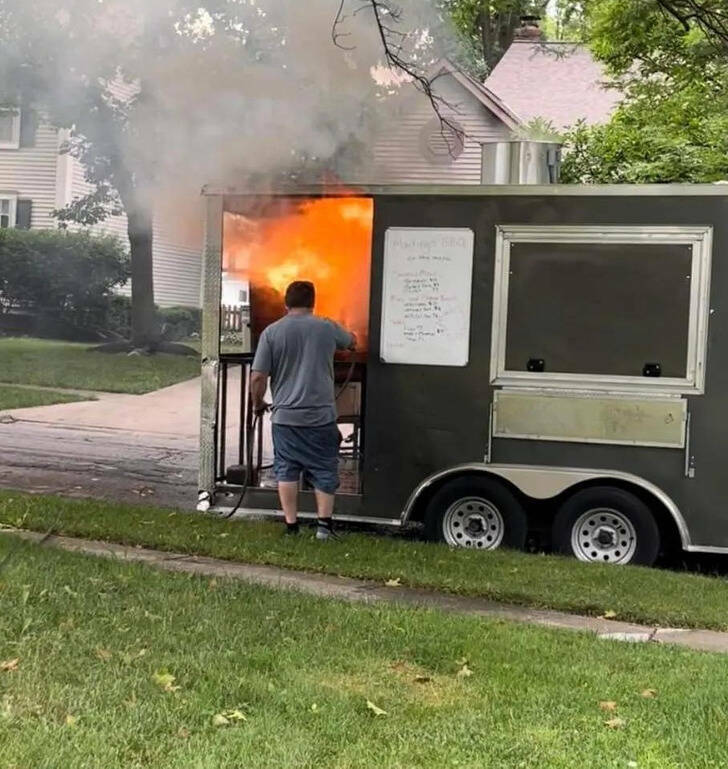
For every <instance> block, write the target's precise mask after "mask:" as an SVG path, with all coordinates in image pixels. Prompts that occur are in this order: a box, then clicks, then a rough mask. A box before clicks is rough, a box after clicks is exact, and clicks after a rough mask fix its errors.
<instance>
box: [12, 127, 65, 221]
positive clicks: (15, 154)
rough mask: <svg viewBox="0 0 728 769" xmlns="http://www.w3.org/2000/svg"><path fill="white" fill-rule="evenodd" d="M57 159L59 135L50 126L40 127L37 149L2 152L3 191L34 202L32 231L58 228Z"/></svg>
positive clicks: (29, 148)
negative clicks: (56, 212) (55, 217)
mask: <svg viewBox="0 0 728 769" xmlns="http://www.w3.org/2000/svg"><path fill="white" fill-rule="evenodd" d="M57 158H58V131H57V130H56V129H55V128H51V127H50V126H46V125H41V126H39V127H38V130H37V131H36V136H35V146H33V147H23V148H22V149H17V150H5V149H0V190H1V191H3V192H13V193H16V194H17V196H18V197H19V198H26V199H28V200H32V201H33V208H32V217H31V226H32V227H41V228H47V227H55V226H56V220H55V219H54V218H53V217H52V216H51V214H52V212H53V210H54V209H55V207H56V162H57Z"/></svg>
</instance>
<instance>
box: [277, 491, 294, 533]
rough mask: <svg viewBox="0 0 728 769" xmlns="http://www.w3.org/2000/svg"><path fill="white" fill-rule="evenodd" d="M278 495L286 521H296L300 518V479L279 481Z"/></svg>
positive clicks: (290, 522) (292, 522)
mask: <svg viewBox="0 0 728 769" xmlns="http://www.w3.org/2000/svg"><path fill="white" fill-rule="evenodd" d="M278 496H279V497H280V500H281V507H282V508H283V515H285V517H286V523H288V524H294V523H296V520H297V519H298V481H278Z"/></svg>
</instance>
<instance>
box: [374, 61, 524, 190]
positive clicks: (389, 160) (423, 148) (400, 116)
mask: <svg viewBox="0 0 728 769" xmlns="http://www.w3.org/2000/svg"><path fill="white" fill-rule="evenodd" d="M429 79H430V81H431V82H432V84H433V91H434V92H435V93H436V95H437V97H438V101H439V109H440V111H441V114H442V116H443V117H444V118H445V119H446V122H444V123H441V121H440V119H439V118H438V117H437V115H435V114H434V112H433V108H432V104H431V103H430V101H429V100H428V99H426V98H425V97H424V96H422V95H421V94H412V93H411V92H409V91H408V93H407V95H403V96H401V97H395V99H394V100H393V104H392V110H391V114H390V117H389V120H388V121H386V123H384V124H383V126H382V128H381V130H380V131H379V132H378V136H377V138H376V140H375V141H374V144H373V150H372V155H373V158H372V160H373V163H372V165H371V167H370V170H369V173H368V178H367V181H372V182H374V183H377V184H480V178H481V157H482V150H481V145H483V144H485V143H487V142H496V141H507V140H509V139H510V138H511V133H512V131H513V130H514V129H515V128H517V127H518V125H519V123H520V121H519V118H518V117H517V116H516V114H515V113H514V112H513V111H512V110H511V109H510V107H509V106H508V105H507V104H505V103H504V102H503V101H502V100H501V99H500V98H499V97H498V96H497V95H496V94H494V93H493V92H492V91H491V90H490V89H489V88H487V87H486V86H484V85H483V84H482V83H479V82H478V81H477V80H475V79H474V78H472V77H470V76H469V75H468V74H466V73H465V72H463V71H462V70H460V69H458V68H457V67H456V66H455V65H454V64H452V63H451V62H449V61H447V60H445V59H443V60H442V61H440V62H439V63H438V64H436V65H435V66H434V67H433V68H432V70H431V71H430V73H429Z"/></svg>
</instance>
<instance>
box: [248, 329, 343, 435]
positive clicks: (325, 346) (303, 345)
mask: <svg viewBox="0 0 728 769" xmlns="http://www.w3.org/2000/svg"><path fill="white" fill-rule="evenodd" d="M352 342H353V337H352V335H351V334H350V333H349V332H348V331H345V330H344V329H343V328H342V327H341V326H339V325H338V324H337V323H334V322H333V321H331V320H327V319H325V318H318V317H316V316H315V315H311V314H306V315H298V314H296V315H286V316H285V317H284V318H281V319H280V320H278V321H276V322H275V323H272V324H271V325H270V326H268V327H267V328H266V329H265V330H264V331H263V333H262V334H261V335H260V339H259V340H258V349H257V351H256V353H255V359H254V360H253V371H259V372H260V373H261V374H269V375H270V379H271V391H272V393H273V423H274V424H279V425H295V426H299V427H301V426H303V427H315V426H317V425H326V424H330V423H331V422H335V421H336V404H335V402H334V353H335V352H336V350H337V349H338V350H345V349H346V348H348V347H350V346H351V344H352Z"/></svg>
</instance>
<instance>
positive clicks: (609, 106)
mask: <svg viewBox="0 0 728 769" xmlns="http://www.w3.org/2000/svg"><path fill="white" fill-rule="evenodd" d="M607 82H608V80H607V76H606V74H605V72H604V69H603V67H602V65H601V64H600V63H599V62H597V61H595V59H594V58H593V57H592V55H591V53H590V52H589V49H588V48H586V46H583V45H577V44H575V43H539V42H536V43H534V42H533V41H531V40H523V41H521V40H516V41H514V42H513V44H512V45H511V46H510V48H509V49H508V50H507V51H506V53H505V55H504V56H503V58H502V59H501V60H500V61H499V62H498V64H497V65H496V67H495V69H494V70H493V72H491V74H490V76H489V77H488V78H487V79H486V81H485V86H486V88H488V89H489V90H490V91H492V92H493V93H494V94H495V95H496V96H497V97H498V98H499V99H501V100H502V101H503V102H504V103H505V104H506V105H507V106H508V107H509V109H510V110H511V111H512V112H514V113H515V114H516V115H517V116H518V117H519V118H520V119H521V120H522V121H524V122H528V121H530V120H532V119H533V118H536V117H542V118H544V119H546V120H550V121H551V122H552V123H553V124H554V126H555V127H556V128H564V127H566V126H569V125H573V124H574V123H576V122H577V121H578V120H581V119H584V120H586V122H587V123H589V124H594V123H605V122H606V121H607V120H608V119H609V117H610V115H611V114H612V112H613V111H614V109H615V107H616V106H617V104H618V102H619V101H620V98H621V95H620V93H619V92H618V91H617V90H615V89H612V88H606V87H605V84H606V83H607Z"/></svg>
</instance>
